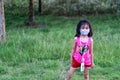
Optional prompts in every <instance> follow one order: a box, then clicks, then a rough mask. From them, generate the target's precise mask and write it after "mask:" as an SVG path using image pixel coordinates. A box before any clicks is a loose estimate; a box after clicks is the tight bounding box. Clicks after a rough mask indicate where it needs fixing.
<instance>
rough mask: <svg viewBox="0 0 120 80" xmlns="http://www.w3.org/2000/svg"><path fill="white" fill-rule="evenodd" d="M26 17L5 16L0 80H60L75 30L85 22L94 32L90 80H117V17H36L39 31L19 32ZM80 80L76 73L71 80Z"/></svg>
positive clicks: (119, 72) (119, 29)
mask: <svg viewBox="0 0 120 80" xmlns="http://www.w3.org/2000/svg"><path fill="white" fill-rule="evenodd" d="M26 19H27V18H26V17H19V16H18V17H13V16H6V37H7V38H6V39H7V40H6V43H4V44H0V51H1V52H0V76H1V77H0V80H64V78H65V75H66V74H67V71H68V69H69V66H70V60H69V59H70V56H69V53H70V52H71V48H72V44H73V40H74V35H75V29H76V25H77V23H78V21H79V20H80V19H88V20H89V21H90V22H91V24H92V27H93V30H94V36H93V39H94V61H95V64H96V67H95V68H94V69H91V70H90V80H120V77H119V75H120V69H119V67H120V61H119V59H120V57H119V55H120V53H119V52H120V37H119V36H120V27H119V25H120V23H119V22H120V18H119V16H113V15H108V16H96V17H94V16H89V17H81V18H80V17H71V18H68V17H54V16H42V17H38V16H36V17H35V19H36V21H35V22H36V23H40V24H43V25H44V26H45V27H41V28H34V29H32V28H23V26H24V22H25V20H26ZM78 79H79V80H80V79H81V80H83V73H81V72H80V70H79V69H78V70H77V71H76V73H75V75H74V76H73V78H72V80H78Z"/></svg>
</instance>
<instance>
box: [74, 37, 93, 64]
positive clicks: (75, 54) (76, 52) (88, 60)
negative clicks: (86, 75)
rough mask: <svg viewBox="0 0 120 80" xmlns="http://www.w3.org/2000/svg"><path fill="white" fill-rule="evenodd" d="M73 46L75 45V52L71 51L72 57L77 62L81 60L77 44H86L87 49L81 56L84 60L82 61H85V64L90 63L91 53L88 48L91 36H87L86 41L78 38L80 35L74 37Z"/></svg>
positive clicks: (89, 47)
mask: <svg viewBox="0 0 120 80" xmlns="http://www.w3.org/2000/svg"><path fill="white" fill-rule="evenodd" d="M75 45H76V46H75V47H76V49H75V53H73V57H74V59H75V60H76V61H77V62H78V63H81V62H82V56H81V55H80V53H79V49H80V48H79V46H85V45H87V46H88V51H87V52H85V55H84V56H83V57H84V59H85V61H84V63H85V65H91V53H90V49H91V46H90V45H91V38H90V37H89V38H88V42H82V41H81V40H80V37H76V38H75Z"/></svg>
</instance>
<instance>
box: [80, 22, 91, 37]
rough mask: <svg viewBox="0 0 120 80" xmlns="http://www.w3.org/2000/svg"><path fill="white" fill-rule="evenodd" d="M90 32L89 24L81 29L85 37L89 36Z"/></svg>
mask: <svg viewBox="0 0 120 80" xmlns="http://www.w3.org/2000/svg"><path fill="white" fill-rule="evenodd" d="M89 32H90V27H89V25H88V24H84V25H82V26H81V28H80V34H81V35H83V36H87V35H88V34H89Z"/></svg>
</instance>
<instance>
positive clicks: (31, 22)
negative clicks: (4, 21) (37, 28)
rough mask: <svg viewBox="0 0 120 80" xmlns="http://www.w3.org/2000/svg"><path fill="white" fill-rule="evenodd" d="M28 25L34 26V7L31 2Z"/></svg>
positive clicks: (30, 1) (31, 1) (31, 0)
mask: <svg viewBox="0 0 120 80" xmlns="http://www.w3.org/2000/svg"><path fill="white" fill-rule="evenodd" d="M29 25H34V6H33V0H29Z"/></svg>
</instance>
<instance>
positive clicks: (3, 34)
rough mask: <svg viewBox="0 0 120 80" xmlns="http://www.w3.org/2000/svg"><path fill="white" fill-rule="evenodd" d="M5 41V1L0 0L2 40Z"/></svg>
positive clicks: (0, 34)
mask: <svg viewBox="0 0 120 80" xmlns="http://www.w3.org/2000/svg"><path fill="white" fill-rule="evenodd" d="M4 41H5V17H4V1H3V0H0V42H4Z"/></svg>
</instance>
